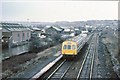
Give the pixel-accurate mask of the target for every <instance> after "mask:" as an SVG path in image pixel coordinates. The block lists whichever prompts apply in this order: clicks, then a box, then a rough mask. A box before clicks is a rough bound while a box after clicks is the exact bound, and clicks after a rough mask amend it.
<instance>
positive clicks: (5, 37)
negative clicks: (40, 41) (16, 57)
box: [1, 23, 31, 47]
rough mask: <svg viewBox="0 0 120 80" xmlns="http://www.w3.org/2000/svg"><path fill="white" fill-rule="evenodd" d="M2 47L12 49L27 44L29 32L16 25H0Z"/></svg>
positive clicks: (25, 28) (29, 36) (23, 27)
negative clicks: (0, 29) (0, 27)
mask: <svg viewBox="0 0 120 80" xmlns="http://www.w3.org/2000/svg"><path fill="white" fill-rule="evenodd" d="M1 25H2V28H3V30H2V45H3V47H13V46H16V45H22V44H25V43H28V41H29V39H30V38H31V30H30V29H29V28H27V27H25V26H23V25H21V24H18V23H1Z"/></svg>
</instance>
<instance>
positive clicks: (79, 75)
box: [76, 44, 92, 80]
mask: <svg viewBox="0 0 120 80" xmlns="http://www.w3.org/2000/svg"><path fill="white" fill-rule="evenodd" d="M91 45H92V44H90V45H89V47H88V50H87V54H86V55H85V58H84V60H83V62H82V65H81V68H80V70H79V72H78V75H77V79H76V80H78V79H79V77H80V74H81V72H82V69H83V66H84V64H85V61H86V59H87V55H88V53H89V50H90V47H91Z"/></svg>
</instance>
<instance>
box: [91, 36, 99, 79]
mask: <svg viewBox="0 0 120 80" xmlns="http://www.w3.org/2000/svg"><path fill="white" fill-rule="evenodd" d="M95 42H96V43H95V51H94V54H93V59H92V64H91V70H90V80H91V79H92V74H93V66H94V58H95V53H96V47H97V44H98V37H97V34H96V41H95Z"/></svg>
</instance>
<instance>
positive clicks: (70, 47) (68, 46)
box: [62, 41, 77, 57]
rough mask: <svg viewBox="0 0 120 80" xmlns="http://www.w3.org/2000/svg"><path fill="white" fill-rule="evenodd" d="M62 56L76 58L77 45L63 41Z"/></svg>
mask: <svg viewBox="0 0 120 80" xmlns="http://www.w3.org/2000/svg"><path fill="white" fill-rule="evenodd" d="M62 55H63V56H64V57H65V56H76V55H77V43H76V42H74V41H64V42H63V43H62Z"/></svg>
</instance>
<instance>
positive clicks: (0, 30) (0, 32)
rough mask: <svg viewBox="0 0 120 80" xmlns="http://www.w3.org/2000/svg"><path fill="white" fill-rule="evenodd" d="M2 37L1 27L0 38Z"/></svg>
mask: <svg viewBox="0 0 120 80" xmlns="http://www.w3.org/2000/svg"><path fill="white" fill-rule="evenodd" d="M1 39H2V29H0V40H1Z"/></svg>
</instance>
